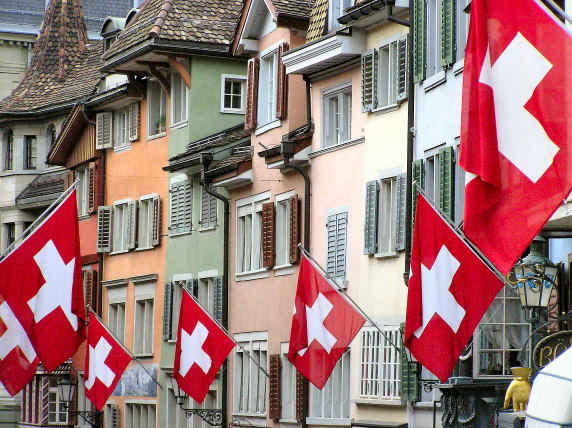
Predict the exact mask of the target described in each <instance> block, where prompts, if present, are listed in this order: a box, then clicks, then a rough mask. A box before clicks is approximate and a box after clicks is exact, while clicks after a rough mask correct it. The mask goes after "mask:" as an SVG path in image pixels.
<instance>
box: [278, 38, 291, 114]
mask: <svg viewBox="0 0 572 428" xmlns="http://www.w3.org/2000/svg"><path fill="white" fill-rule="evenodd" d="M286 51H288V43H286V42H284V43H282V44H281V45H280V46H279V47H278V64H277V67H276V69H277V76H276V118H277V119H286V116H287V114H288V75H287V74H286V66H285V65H284V63H283V62H282V55H284V52H286Z"/></svg>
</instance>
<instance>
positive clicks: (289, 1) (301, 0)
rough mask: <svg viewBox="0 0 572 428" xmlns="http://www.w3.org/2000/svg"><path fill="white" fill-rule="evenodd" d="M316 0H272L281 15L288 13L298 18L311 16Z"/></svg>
mask: <svg viewBox="0 0 572 428" xmlns="http://www.w3.org/2000/svg"><path fill="white" fill-rule="evenodd" d="M314 1H315V0H272V4H273V5H274V7H275V8H276V12H278V14H279V15H281V14H282V15H288V16H292V17H296V18H306V19H308V18H310V13H311V11H312V5H313V3H314Z"/></svg>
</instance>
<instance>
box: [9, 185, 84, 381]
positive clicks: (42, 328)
mask: <svg viewBox="0 0 572 428" xmlns="http://www.w3.org/2000/svg"><path fill="white" fill-rule="evenodd" d="M0 295H1V296H2V297H3V298H4V300H5V302H7V303H8V305H9V306H10V308H11V310H12V312H13V314H14V315H15V317H16V318H17V320H18V321H19V323H20V325H21V327H22V328H23V329H24V331H26V333H27V334H28V336H29V339H30V342H31V343H32V345H33V347H34V350H35V351H36V353H37V354H38V358H39V360H40V362H41V363H42V364H43V366H44V368H45V369H46V370H47V371H48V372H51V371H52V370H54V369H56V368H57V367H58V366H59V365H60V364H62V363H63V362H65V361H66V360H67V359H68V358H70V357H71V356H72V355H73V354H74V352H75V351H76V350H77V348H78V347H79V345H80V344H81V343H82V342H83V341H84V340H85V335H84V332H85V306H84V298H83V281H82V272H81V256H80V247H79V230H78V219H77V205H76V191H75V190H72V191H71V192H70V193H69V195H67V196H66V197H65V198H64V200H63V201H62V202H61V203H60V204H59V205H58V206H57V207H55V208H54V210H53V211H52V212H51V213H50V214H49V215H48V216H47V218H46V219H45V220H44V221H43V222H42V223H41V224H40V225H39V226H38V227H37V228H36V229H35V230H33V231H32V233H30V235H29V236H27V237H26V238H25V239H24V240H23V241H22V242H21V243H20V244H19V246H18V247H17V248H16V249H15V250H14V251H12V252H11V253H10V254H8V255H7V256H6V258H4V259H3V260H2V261H1V262H0Z"/></svg>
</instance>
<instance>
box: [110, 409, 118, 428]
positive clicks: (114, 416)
mask: <svg viewBox="0 0 572 428" xmlns="http://www.w3.org/2000/svg"><path fill="white" fill-rule="evenodd" d="M109 424H110V425H111V426H110V428H118V427H119V406H117V404H110V405H109Z"/></svg>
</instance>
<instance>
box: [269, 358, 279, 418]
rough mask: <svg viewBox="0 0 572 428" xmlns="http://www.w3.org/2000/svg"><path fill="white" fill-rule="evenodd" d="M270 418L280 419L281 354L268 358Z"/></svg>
mask: <svg viewBox="0 0 572 428" xmlns="http://www.w3.org/2000/svg"><path fill="white" fill-rule="evenodd" d="M268 360H269V361H268V369H269V370H268V371H269V376H268V377H269V379H268V383H269V387H268V417H269V418H270V419H274V420H278V419H280V354H272V355H270V357H269V358H268Z"/></svg>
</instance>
